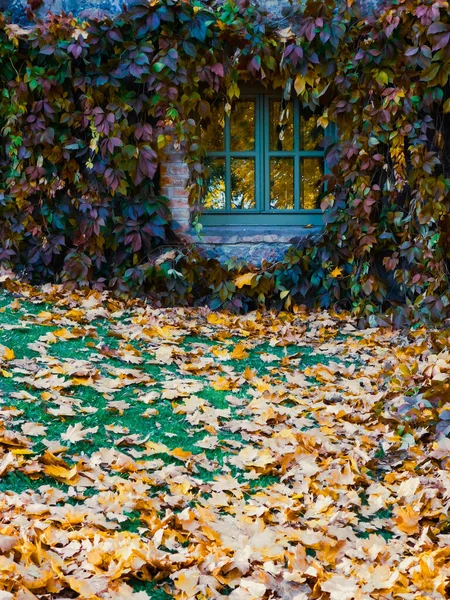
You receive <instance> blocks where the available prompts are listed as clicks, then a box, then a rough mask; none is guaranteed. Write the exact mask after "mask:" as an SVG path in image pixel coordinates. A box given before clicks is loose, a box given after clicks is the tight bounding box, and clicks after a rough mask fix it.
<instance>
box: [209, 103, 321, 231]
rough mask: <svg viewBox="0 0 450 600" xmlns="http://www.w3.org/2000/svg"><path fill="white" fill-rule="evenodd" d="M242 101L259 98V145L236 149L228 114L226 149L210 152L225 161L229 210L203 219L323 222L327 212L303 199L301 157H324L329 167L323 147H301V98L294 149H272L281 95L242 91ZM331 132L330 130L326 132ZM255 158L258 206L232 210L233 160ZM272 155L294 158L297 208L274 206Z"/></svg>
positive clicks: (253, 222)
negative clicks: (274, 106)
mask: <svg viewBox="0 0 450 600" xmlns="http://www.w3.org/2000/svg"><path fill="white" fill-rule="evenodd" d="M239 100H240V101H245V100H254V101H255V145H254V149H253V150H252V151H250V150H248V151H233V150H231V148H230V144H231V119H230V116H229V115H225V126H224V149H223V150H220V151H210V152H208V153H207V157H208V158H221V159H224V160H225V200H226V208H225V209H212V210H203V212H202V215H201V222H202V224H203V225H205V226H214V225H271V226H276V225H312V226H319V225H322V224H323V212H322V211H321V210H320V209H319V208H318V209H303V208H301V207H300V202H301V183H300V181H301V175H300V173H301V167H300V165H301V160H302V159H303V158H321V159H322V160H323V171H324V174H326V173H327V172H328V171H327V166H326V161H325V160H324V156H325V152H324V151H323V150H304V149H302V148H301V135H300V118H301V108H300V103H299V102H298V101H297V100H294V101H293V113H294V115H293V116H294V148H293V150H271V149H270V101H271V100H278V101H279V100H280V94H276V93H260V92H253V93H252V92H248V93H245V94H242V95H241V97H240V99H239ZM326 133H327V134H328V133H329V132H326ZM232 158H253V159H254V161H255V200H256V208H255V209H231V159H232ZM271 158H292V159H293V161H294V201H295V206H294V209H271V208H270V160H271Z"/></svg>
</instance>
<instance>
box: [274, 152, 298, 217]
mask: <svg viewBox="0 0 450 600" xmlns="http://www.w3.org/2000/svg"><path fill="white" fill-rule="evenodd" d="M270 208H273V209H278V210H293V209H294V159H293V158H271V159H270Z"/></svg>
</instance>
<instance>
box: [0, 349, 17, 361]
mask: <svg viewBox="0 0 450 600" xmlns="http://www.w3.org/2000/svg"><path fill="white" fill-rule="evenodd" d="M15 357H16V355H15V354H14V350H11V348H5V352H4V354H3V358H4V359H5V360H13V359H14V358H15Z"/></svg>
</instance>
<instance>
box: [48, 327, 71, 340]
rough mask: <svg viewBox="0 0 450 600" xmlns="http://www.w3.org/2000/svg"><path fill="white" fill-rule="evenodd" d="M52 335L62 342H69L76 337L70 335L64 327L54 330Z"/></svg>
mask: <svg viewBox="0 0 450 600" xmlns="http://www.w3.org/2000/svg"><path fill="white" fill-rule="evenodd" d="M53 335H54V336H55V337H59V338H62V339H63V340H70V339H73V338H74V337H76V336H75V335H73V333H71V332H70V331H69V330H68V329H66V328H65V327H63V328H62V329H56V330H55V331H54V332H53Z"/></svg>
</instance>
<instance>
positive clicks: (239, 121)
mask: <svg viewBox="0 0 450 600" xmlns="http://www.w3.org/2000/svg"><path fill="white" fill-rule="evenodd" d="M230 125H231V140H230V141H231V145H230V148H231V150H232V151H233V152H244V151H251V150H254V149H255V102H254V100H242V101H239V102H236V104H235V106H233V110H232V111H231V115H230Z"/></svg>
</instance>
